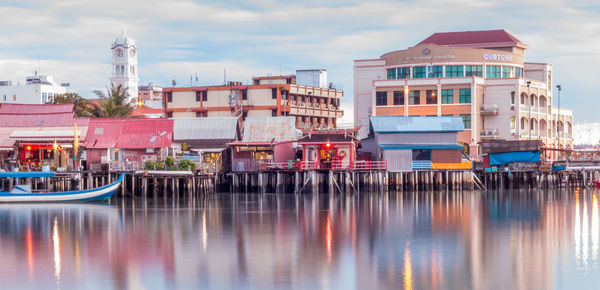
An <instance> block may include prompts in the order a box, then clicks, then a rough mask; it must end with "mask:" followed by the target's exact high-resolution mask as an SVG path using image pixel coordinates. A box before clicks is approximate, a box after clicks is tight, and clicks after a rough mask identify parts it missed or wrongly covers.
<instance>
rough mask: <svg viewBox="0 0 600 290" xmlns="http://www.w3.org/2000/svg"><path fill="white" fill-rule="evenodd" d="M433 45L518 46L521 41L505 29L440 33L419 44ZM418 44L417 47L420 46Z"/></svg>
mask: <svg viewBox="0 0 600 290" xmlns="http://www.w3.org/2000/svg"><path fill="white" fill-rule="evenodd" d="M424 43H433V44H437V45H450V46H452V45H460V44H479V43H483V44H489V43H511V44H513V45H517V44H518V43H520V41H519V40H518V39H517V38H516V37H514V36H513V35H511V34H510V33H508V32H506V30H504V29H497V30H480V31H460V32H438V33H434V34H432V35H430V36H429V37H427V38H426V39H425V40H423V41H421V42H420V43H419V44H424ZM419 44H417V45H419Z"/></svg>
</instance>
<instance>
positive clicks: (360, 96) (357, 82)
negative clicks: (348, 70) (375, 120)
mask: <svg viewBox="0 0 600 290" xmlns="http://www.w3.org/2000/svg"><path fill="white" fill-rule="evenodd" d="M386 77H387V75H386V70H385V61H384V60H379V59H373V60H355V61H354V123H356V124H362V128H361V129H360V131H359V134H360V138H365V137H366V136H367V134H368V133H369V110H370V109H371V105H372V104H371V94H372V89H373V80H378V79H385V78H386Z"/></svg>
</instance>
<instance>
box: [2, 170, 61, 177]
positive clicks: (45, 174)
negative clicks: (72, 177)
mask: <svg viewBox="0 0 600 290" xmlns="http://www.w3.org/2000/svg"><path fill="white" fill-rule="evenodd" d="M54 175H56V174H55V173H54V172H42V171H24V172H0V178H40V177H54Z"/></svg>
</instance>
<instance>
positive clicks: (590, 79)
mask: <svg viewBox="0 0 600 290" xmlns="http://www.w3.org/2000/svg"><path fill="white" fill-rule="evenodd" d="M0 7H1V8H2V11H3V17H2V18H0V27H2V30H1V31H0V42H1V43H3V47H2V50H0V68H1V69H2V70H1V71H0V76H1V77H2V78H4V79H7V78H8V79H11V80H13V81H16V80H23V79H24V77H25V75H30V74H31V73H32V72H33V70H35V69H36V67H37V63H38V59H39V60H40V61H39V62H40V63H41V66H42V72H44V73H52V74H54V75H55V78H56V79H58V80H60V81H70V82H71V83H72V84H73V89H74V90H77V91H81V92H91V91H92V90H94V89H98V88H104V86H106V84H107V83H108V77H109V74H110V50H109V46H110V43H111V42H112V40H113V39H114V38H115V37H117V36H119V35H120V32H121V29H122V28H123V27H126V28H127V31H128V34H129V35H130V36H132V37H133V38H135V39H136V41H137V44H138V49H139V66H140V68H139V72H140V77H141V79H142V80H143V82H148V81H153V82H154V83H157V84H163V85H169V84H170V83H171V80H172V79H177V80H178V83H180V84H185V83H186V81H185V80H186V79H189V75H191V74H195V73H198V74H199V75H201V78H202V80H203V81H205V82H206V83H207V84H209V83H211V84H213V83H221V82H222V78H223V68H227V71H228V75H229V76H230V79H237V80H242V81H247V80H249V79H250V78H251V77H252V76H256V75H260V74H268V73H271V74H279V73H289V72H293V71H295V70H296V69H306V68H325V69H328V71H329V78H330V80H331V81H333V82H334V83H336V84H337V85H339V86H341V87H343V88H344V90H345V96H346V97H345V100H344V101H343V104H349V105H347V106H345V107H346V108H348V109H350V108H351V107H352V106H351V104H352V95H353V88H352V85H353V76H352V73H353V69H352V60H354V59H364V58H378V57H379V56H380V55H381V54H383V53H386V52H389V51H393V50H398V49H404V48H407V47H409V46H413V45H415V44H416V43H418V42H419V41H420V40H422V39H424V38H425V37H427V36H429V35H430V34H431V33H434V32H437V31H462V30H478V29H496V28H504V29H507V30H509V31H510V32H511V33H513V34H514V35H515V36H516V37H517V38H519V39H520V40H522V41H523V42H525V43H527V44H529V45H530V48H529V49H528V50H527V52H526V59H527V60H528V61H536V62H550V63H552V64H553V65H554V78H555V80H554V81H555V83H561V84H563V88H564V90H563V92H564V93H565V100H564V104H566V105H568V106H572V107H573V109H574V110H575V115H576V119H579V118H581V119H584V118H586V119H592V120H600V119H599V118H600V117H598V116H597V114H596V113H595V112H594V110H593V109H592V108H589V107H590V106H585V105H584V104H585V101H586V100H588V98H589V92H592V91H593V84H595V82H596V80H595V79H596V78H597V73H596V68H597V67H598V66H599V65H600V57H599V56H600V55H599V54H600V52H598V50H597V47H598V45H600V37H598V36H599V34H600V20H599V19H600V17H599V14H600V4H599V3H597V1H592V0H581V1H577V2H576V3H573V2H572V1H565V0H544V1H542V0H535V1H516V0H506V1H492V0H481V1H469V0H449V1H434V0H423V1H383V0H382V1H358V0H352V1H342V0H332V1H317V0H307V1H303V2H298V1H291V0H286V1H274V0H262V1H243V0H231V1H220V2H213V1H192V0H178V1H159V0H145V1H142V0H135V1H117V0H90V1H74V0H67V1H39V0H24V1H8V2H7V1H4V2H3V4H0ZM515 7H519V8H518V9H515ZM566 96H568V97H566ZM561 101H562V100H561ZM345 115H346V118H350V117H351V116H352V115H353V114H351V113H350V111H347V112H346V114H345Z"/></svg>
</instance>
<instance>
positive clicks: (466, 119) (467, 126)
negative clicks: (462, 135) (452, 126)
mask: <svg viewBox="0 0 600 290" xmlns="http://www.w3.org/2000/svg"><path fill="white" fill-rule="evenodd" d="M460 116H461V117H462V119H463V124H464V125H465V129H471V114H466V115H460Z"/></svg>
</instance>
